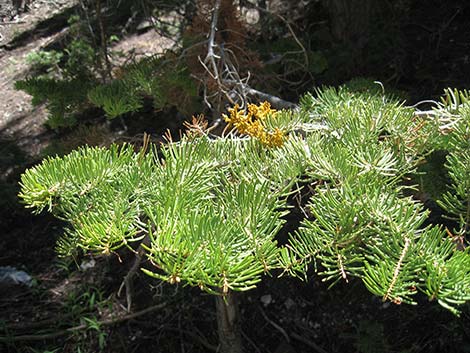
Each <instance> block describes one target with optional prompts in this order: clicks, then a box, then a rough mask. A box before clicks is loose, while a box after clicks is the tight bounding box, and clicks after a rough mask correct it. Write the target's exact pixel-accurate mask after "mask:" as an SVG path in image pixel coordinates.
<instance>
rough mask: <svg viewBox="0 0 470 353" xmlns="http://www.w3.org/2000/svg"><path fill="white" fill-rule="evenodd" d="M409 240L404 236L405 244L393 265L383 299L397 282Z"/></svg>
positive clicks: (385, 298) (389, 294)
mask: <svg viewBox="0 0 470 353" xmlns="http://www.w3.org/2000/svg"><path fill="white" fill-rule="evenodd" d="M410 243H411V240H410V238H408V237H405V246H404V247H403V250H402V252H401V255H400V258H399V259H398V262H397V265H396V266H395V270H394V271H393V277H392V280H391V281H390V285H389V287H388V289H387V293H385V295H384V297H383V301H386V300H387V299H388V298H389V297H390V296H391V294H392V291H393V289H394V287H395V284H396V283H397V280H398V276H399V275H400V270H401V267H402V264H403V260H404V259H405V256H406V253H407V251H408V248H409V247H410Z"/></svg>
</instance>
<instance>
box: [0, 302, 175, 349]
mask: <svg viewBox="0 0 470 353" xmlns="http://www.w3.org/2000/svg"><path fill="white" fill-rule="evenodd" d="M166 305H167V303H166V302H164V303H161V304H157V305H154V306H151V307H149V308H146V309H144V310H141V311H137V312H135V313H132V314H128V315H124V316H117V317H114V318H111V319H107V320H101V321H98V322H97V324H98V326H111V325H115V324H118V323H120V322H124V321H128V320H132V319H135V318H136V317H139V316H142V315H145V314H148V313H150V312H152V311H155V310H159V309H162V308H164V307H165V306H166ZM87 328H88V325H87V324H81V325H78V326H74V327H69V328H68V329H65V330H61V331H56V332H51V333H44V334H38V335H21V336H3V337H0V342H4V343H7V342H20V341H42V340H48V339H52V338H57V337H61V336H65V335H68V334H72V333H75V332H78V331H83V330H86V329H87Z"/></svg>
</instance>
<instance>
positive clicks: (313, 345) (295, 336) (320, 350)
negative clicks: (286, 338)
mask: <svg viewBox="0 0 470 353" xmlns="http://www.w3.org/2000/svg"><path fill="white" fill-rule="evenodd" d="M291 337H292V338H293V339H295V340H297V341H300V342H302V343H303V344H305V345H306V346H309V347H310V348H312V349H314V350H315V352H317V353H328V352H327V351H325V350H324V349H323V348H322V347H320V346H319V345H317V344H316V343H315V342H312V341H310V340H308V339H306V338H305V337H302V336H300V335H298V334H296V333H291Z"/></svg>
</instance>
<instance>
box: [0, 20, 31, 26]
mask: <svg viewBox="0 0 470 353" xmlns="http://www.w3.org/2000/svg"><path fill="white" fill-rule="evenodd" d="M20 23H26V21H23V20H21V21H3V22H0V26H6V25H17V24H20Z"/></svg>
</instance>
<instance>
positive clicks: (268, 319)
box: [259, 307, 290, 343]
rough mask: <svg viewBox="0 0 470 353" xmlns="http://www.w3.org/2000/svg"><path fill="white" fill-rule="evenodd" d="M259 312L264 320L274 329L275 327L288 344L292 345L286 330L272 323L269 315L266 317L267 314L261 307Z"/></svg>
mask: <svg viewBox="0 0 470 353" xmlns="http://www.w3.org/2000/svg"><path fill="white" fill-rule="evenodd" d="M259 310H260V312H261V315H263V317H264V319H265V320H266V322H267V323H268V324H270V325H271V326H272V327H274V328H275V329H276V330H278V331H279V332H280V333H281V334H282V335H283V336H284V338H285V339H286V341H287V343H290V337H289V335H288V334H287V332H286V330H284V329H283V328H282V327H281V326H279V325H278V324H276V323H275V322H274V321H272V320H271V319H270V318H269V317H268V315H266V313H265V312H264V310H263V308H261V307H259Z"/></svg>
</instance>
